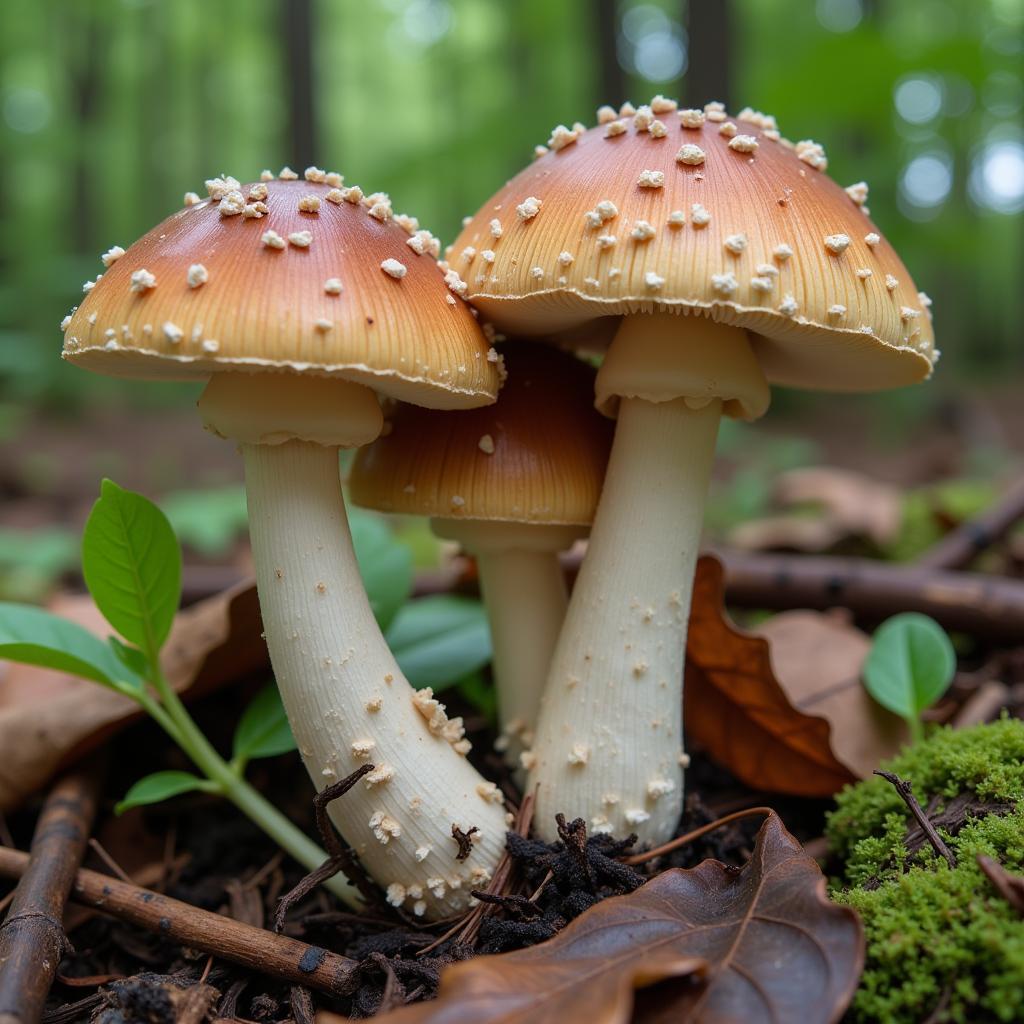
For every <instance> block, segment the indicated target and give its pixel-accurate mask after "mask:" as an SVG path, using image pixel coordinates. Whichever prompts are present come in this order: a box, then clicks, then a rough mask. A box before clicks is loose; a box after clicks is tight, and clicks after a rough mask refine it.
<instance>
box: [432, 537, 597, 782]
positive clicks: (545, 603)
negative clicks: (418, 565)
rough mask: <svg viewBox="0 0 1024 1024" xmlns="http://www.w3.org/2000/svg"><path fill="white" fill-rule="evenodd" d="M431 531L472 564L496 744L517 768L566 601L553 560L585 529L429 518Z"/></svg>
mask: <svg viewBox="0 0 1024 1024" xmlns="http://www.w3.org/2000/svg"><path fill="white" fill-rule="evenodd" d="M431 526H432V527H433V529H434V532H435V533H436V534H438V536H441V537H447V538H451V539H454V540H457V541H459V542H460V543H461V544H462V545H463V547H465V548H466V550H467V551H469V552H471V553H472V554H473V555H474V557H475V558H476V564H477V569H478V570H479V573H480V590H481V592H482V594H483V598H484V603H485V605H486V607H487V617H488V620H489V621H490V625H491V642H492V644H493V648H494V680H495V688H496V690H497V695H498V721H499V723H500V726H501V745H502V746H503V747H504V754H505V758H506V760H507V761H508V763H509V764H510V765H515V766H518V765H519V755H520V754H521V753H522V751H523V749H524V748H525V747H528V746H530V744H531V743H532V742H533V732H534V729H535V727H536V724H537V712H538V710H539V708H540V698H541V694H542V693H543V691H544V683H545V680H546V679H547V674H548V669H549V668H550V666H551V656H552V654H553V653H554V651H555V645H556V644H557V643H558V634H559V631H560V630H561V628H562V622H563V621H564V619H565V610H566V606H567V604H568V600H569V598H568V590H567V588H566V585H565V572H564V570H563V569H562V565H561V562H560V561H559V558H558V555H559V552H561V551H564V550H565V549H566V548H568V547H570V546H571V545H572V543H573V542H574V541H575V540H576V539H577V538H578V537H580V536H581V535H584V534H585V533H586V527H580V526H569V525H552V524H543V523H513V522H499V521H493V522H487V521H480V520H476V521H474V520H464V521H459V520H452V519H433V520H431Z"/></svg>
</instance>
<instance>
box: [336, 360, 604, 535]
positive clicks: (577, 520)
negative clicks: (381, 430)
mask: <svg viewBox="0 0 1024 1024" xmlns="http://www.w3.org/2000/svg"><path fill="white" fill-rule="evenodd" d="M502 354H503V356H504V359H505V362H506V366H507V370H508V377H507V379H506V381H505V383H504V385H503V386H502V389H501V393H500V395H499V396H498V401H497V402H496V403H495V404H494V405H491V406H487V407H486V408H479V409H470V410H465V411H462V412H455V413H437V412H432V411H430V410H427V409H417V408H415V407H413V406H410V405H400V406H398V408H397V409H396V410H395V413H394V416H393V418H392V420H391V430H390V432H389V433H387V434H382V435H381V436H380V437H379V438H378V439H377V440H376V441H374V442H373V444H371V445H368V446H367V447H365V448H361V449H360V450H359V453H358V455H357V456H356V459H355V462H354V463H353V466H352V472H351V475H350V478H349V488H350V493H351V496H352V500H353V501H354V502H355V503H356V504H358V505H363V506H366V507H368V508H375V509H379V510H381V511H384V512H394V513H402V514H407V515H425V516H434V517H436V518H442V519H468V520H490V521H503V522H515V523H536V524H540V523H542V524H545V525H551V524H567V525H570V524H571V525H589V524H590V523H591V522H592V520H593V518H594V512H595V510H596V508H597V501H598V498H599V497H600V494H601V484H602V482H603V480H604V472H605V467H606V465H607V462H608V454H609V451H610V449H611V442H612V430H613V424H612V421H611V420H608V419H606V418H605V417H604V416H601V415H600V414H599V413H598V412H597V411H596V410H595V409H594V370H593V368H592V367H591V366H590V365H589V364H587V363H585V362H583V361H582V360H580V359H577V358H576V357H575V356H573V355H570V354H569V353H567V352H564V351H561V350H559V349H557V348H554V347H553V346H551V345H545V344H539V343H536V342H526V341H516V342H513V343H511V344H508V345H504V346H502Z"/></svg>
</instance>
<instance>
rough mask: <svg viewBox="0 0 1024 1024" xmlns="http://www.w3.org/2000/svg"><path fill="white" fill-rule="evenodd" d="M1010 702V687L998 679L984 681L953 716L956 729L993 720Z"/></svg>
mask: <svg viewBox="0 0 1024 1024" xmlns="http://www.w3.org/2000/svg"><path fill="white" fill-rule="evenodd" d="M1009 703H1010V688H1009V687H1008V686H1007V685H1006V684H1005V683H1001V682H1000V681H999V680H998V679H989V680H987V681H986V682H984V683H982V684H981V686H979V687H978V688H977V689H976V690H975V691H974V692H973V693H972V694H971V695H970V697H968V698H967V700H965V701H964V702H963V704H962V705H961V706H960V710H959V711H957V713H956V715H954V717H953V728H954V729H966V728H967V727H968V726H971V725H980V724H981V723H982V722H991V721H992V720H993V719H994V718H995V717H996V716H997V715H998V714H999V711H1000V709H1001V708H1004V707H1006V706H1007V705H1008V704H1009Z"/></svg>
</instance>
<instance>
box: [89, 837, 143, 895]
mask: <svg viewBox="0 0 1024 1024" xmlns="http://www.w3.org/2000/svg"><path fill="white" fill-rule="evenodd" d="M89 849H90V850H92V852H93V853H95V854H96V856H97V857H99V859H100V860H101V861H103V863H104V864H106V866H107V868H108V869H109V870H110V872H111V873H112V874H115V875H117V877H118V878H120V879H121V881H122V882H127V883H128V884H129V885H134V884H135V881H134V879H132V878H131V876H130V875H129V874H128V872H127V871H125V869H124V868H123V867H121V865H120V864H118V863H117V861H116V860H114V858H113V857H111V856H110V854H109V853H107V851H106V849H105V848H104V846H103V844H102V843H101V842H100V841H99V840H98V839H97V838H96V837H95V836H93V837H92V838H91V839H90V840H89Z"/></svg>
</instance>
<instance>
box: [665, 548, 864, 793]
mask: <svg viewBox="0 0 1024 1024" xmlns="http://www.w3.org/2000/svg"><path fill="white" fill-rule="evenodd" d="M723 595H724V573H723V570H722V565H721V563H720V562H719V561H718V560H717V559H715V558H712V557H710V556H704V557H703V558H701V559H700V561H699V562H698V563H697V574H696V578H695V580H694V589H693V604H692V608H691V612H690V630H689V635H688V640H687V647H686V686H685V689H684V716H683V720H684V722H685V723H686V729H687V732H688V733H689V735H690V737H691V738H692V739H693V740H694V741H696V743H697V744H698V745H699V746H701V747H703V748H704V749H705V750H706V751H707V752H708V753H709V754H710V755H711V756H712V757H713V758H714V759H715V760H716V761H718V762H719V763H720V764H722V765H724V766H725V767H726V768H728V769H729V771H730V772H732V773H733V775H735V776H736V777H737V778H738V779H740V780H741V781H742V782H745V783H747V785H749V786H753V787H754V788H755V789H762V790H770V791H773V792H778V793H793V794H796V795H798V796H831V795H832V794H833V793H835V792H836V791H837V790H839V789H841V788H842V787H843V786H844V785H845V784H846V783H847V782H851V781H853V779H854V778H855V773H854V771H853V770H851V768H850V767H849V766H847V765H846V764H844V763H842V762H841V761H840V760H839V759H838V758H837V757H836V754H835V753H834V752H833V749H832V728H831V727H830V724H829V722H828V720H827V719H826V718H824V717H822V716H821V715H816V714H808V713H806V712H804V711H800V710H798V709H797V708H796V707H794V705H793V703H792V702H791V701H790V698H789V697H788V696H787V693H786V690H785V689H784V687H783V686H782V685H780V680H779V678H778V677H777V676H776V674H775V672H774V671H773V669H772V659H771V653H770V649H769V644H768V641H767V640H765V639H764V637H762V636H757V635H755V634H753V633H747V632H745V631H743V630H741V629H739V628H738V627H737V626H736V625H735V624H734V623H733V622H731V621H730V620H729V618H728V616H727V615H726V613H725V610H724V598H723Z"/></svg>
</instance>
